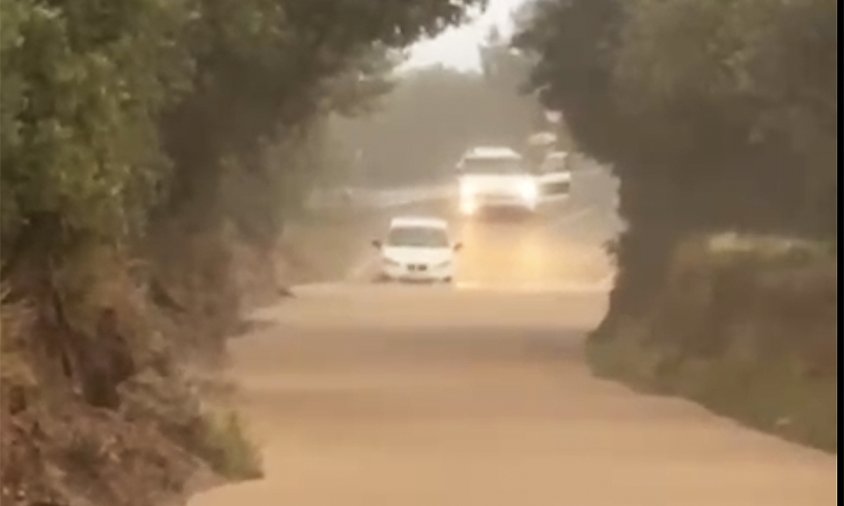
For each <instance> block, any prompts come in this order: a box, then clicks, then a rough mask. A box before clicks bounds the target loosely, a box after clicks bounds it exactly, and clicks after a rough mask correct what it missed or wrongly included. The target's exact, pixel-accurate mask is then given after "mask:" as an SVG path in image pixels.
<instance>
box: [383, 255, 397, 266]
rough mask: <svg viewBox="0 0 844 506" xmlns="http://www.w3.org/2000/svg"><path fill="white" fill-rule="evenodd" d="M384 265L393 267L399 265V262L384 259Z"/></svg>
mask: <svg viewBox="0 0 844 506" xmlns="http://www.w3.org/2000/svg"><path fill="white" fill-rule="evenodd" d="M384 263H385V264H387V265H395V266H398V265H401V262H398V261H396V260H393V259H392V258H390V257H384Z"/></svg>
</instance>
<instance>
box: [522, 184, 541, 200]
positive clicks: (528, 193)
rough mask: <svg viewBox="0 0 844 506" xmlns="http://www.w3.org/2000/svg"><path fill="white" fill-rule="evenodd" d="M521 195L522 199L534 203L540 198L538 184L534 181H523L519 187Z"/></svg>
mask: <svg viewBox="0 0 844 506" xmlns="http://www.w3.org/2000/svg"><path fill="white" fill-rule="evenodd" d="M519 193H521V195H522V198H523V199H525V200H528V201H534V200H536V198H537V197H538V196H539V195H538V190H537V188H536V184H535V183H534V182H533V181H522V183H521V185H520V186H519Z"/></svg>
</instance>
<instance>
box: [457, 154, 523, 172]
mask: <svg viewBox="0 0 844 506" xmlns="http://www.w3.org/2000/svg"><path fill="white" fill-rule="evenodd" d="M524 171H525V169H524V167H523V164H522V162H521V161H520V160H513V159H510V158H468V159H466V160H464V162H463V172H466V173H470V174H521V173H523V172H524Z"/></svg>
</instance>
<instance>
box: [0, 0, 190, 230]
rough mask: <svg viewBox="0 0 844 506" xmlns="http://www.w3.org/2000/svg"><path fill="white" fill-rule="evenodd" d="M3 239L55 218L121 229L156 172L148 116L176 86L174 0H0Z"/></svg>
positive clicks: (181, 15)
mask: <svg viewBox="0 0 844 506" xmlns="http://www.w3.org/2000/svg"><path fill="white" fill-rule="evenodd" d="M2 12H3V16H2V33H3V37H2V48H0V57H2V65H3V72H2V110H3V116H2V128H1V129H0V131H2V139H0V141H2V145H1V146H0V150H1V151H2V168H3V171H2V182H3V184H2V188H3V195H2V197H3V198H2V202H3V209H2V211H3V240H4V242H6V244H14V241H15V238H16V236H17V233H18V232H19V231H20V230H21V229H22V228H23V227H26V226H37V221H38V219H39V218H42V217H45V216H51V217H55V218H56V221H57V222H58V224H59V226H58V230H53V231H52V232H53V233H57V234H60V235H59V237H55V239H62V240H66V239H68V238H69V236H71V235H72V234H73V233H75V232H79V231H84V232H89V233H94V234H96V235H100V236H104V237H118V238H119V237H121V236H122V235H124V234H125V233H126V231H127V230H128V229H129V228H130V227H133V226H137V225H139V224H140V223H141V220H142V219H143V213H144V211H145V209H146V208H147V207H148V206H149V205H150V202H151V201H152V199H153V198H154V194H155V188H156V185H157V183H158V182H159V181H161V180H162V178H163V177H164V176H165V174H166V170H167V168H168V166H167V163H166V160H165V159H164V158H163V157H162V156H161V153H160V152H159V151H158V149H157V132H156V124H155V118H156V116H157V115H158V113H159V112H160V111H161V109H162V107H164V106H165V105H166V104H167V103H168V102H169V101H172V100H173V99H175V98H177V97H178V96H179V92H180V91H182V90H184V88H185V85H186V84H187V78H188V74H187V72H186V70H187V69H185V68H184V58H185V54H184V52H183V51H182V50H181V48H180V44H179V41H178V40H177V39H176V38H175V35H174V34H177V33H179V31H180V30H181V29H182V28H183V25H184V23H183V19H185V17H186V5H185V3H184V2H167V3H160V2H153V1H146V2H136V3H135V4H134V5H133V7H132V8H130V7H124V8H118V7H113V8H108V7H106V4H105V3H103V2H97V1H81V2H74V3H73V6H72V7H68V8H61V7H56V6H53V5H51V4H49V3H46V2H40V1H36V0H23V1H18V0H3V4H2Z"/></svg>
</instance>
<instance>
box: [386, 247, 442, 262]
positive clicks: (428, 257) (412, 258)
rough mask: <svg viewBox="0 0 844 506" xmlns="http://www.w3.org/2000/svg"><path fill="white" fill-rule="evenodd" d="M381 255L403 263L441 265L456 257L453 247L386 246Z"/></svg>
mask: <svg viewBox="0 0 844 506" xmlns="http://www.w3.org/2000/svg"><path fill="white" fill-rule="evenodd" d="M381 255H382V256H383V257H384V258H387V259H390V260H392V261H394V262H399V263H402V264H425V265H439V264H441V263H444V262H447V261H450V260H451V259H452V258H453V257H454V252H453V250H452V249H451V248H419V247H404V246H385V247H384V249H383V250H382V251H381Z"/></svg>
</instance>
